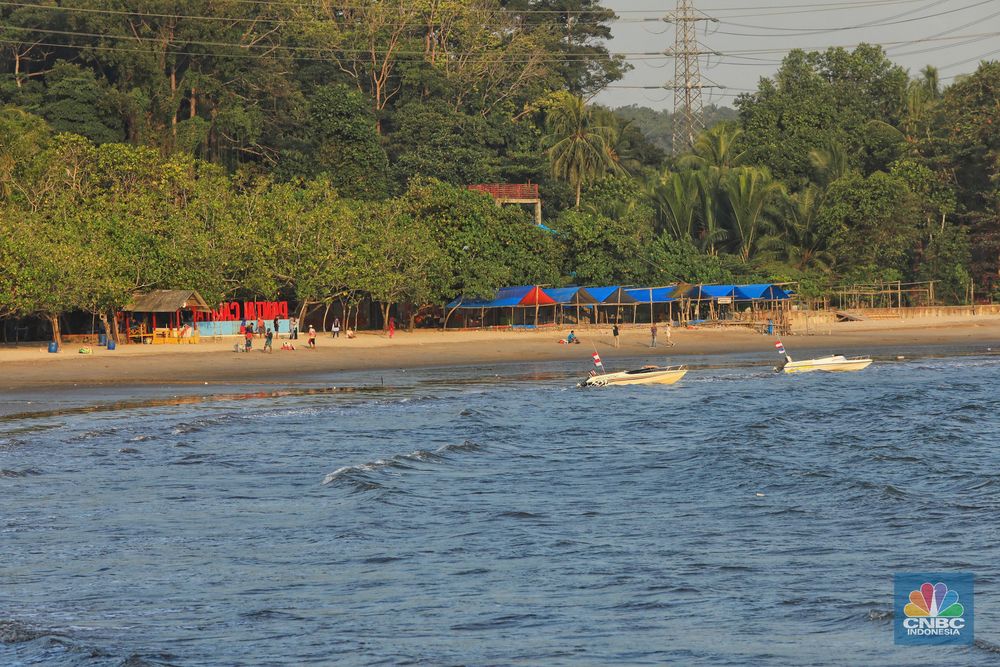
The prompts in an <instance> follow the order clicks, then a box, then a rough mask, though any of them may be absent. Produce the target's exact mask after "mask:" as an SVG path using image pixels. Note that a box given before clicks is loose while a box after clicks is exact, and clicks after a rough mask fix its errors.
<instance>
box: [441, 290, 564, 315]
mask: <svg viewBox="0 0 1000 667" xmlns="http://www.w3.org/2000/svg"><path fill="white" fill-rule="evenodd" d="M554 303H555V301H553V300H552V298H551V297H550V296H549V295H548V294H547V293H546V292H545V291H543V290H542V289H541V288H540V287H535V286H534V285H520V286H518V287H504V288H502V289H499V290H497V294H496V296H495V297H493V298H492V299H470V300H468V301H466V300H464V299H462V297H459V298H457V299H455V300H454V301H452V302H451V303H449V304H448V308H456V307H457V308H460V309H466V308H469V309H471V308H475V309H479V308H516V307H517V306H534V305H543V306H551V305H552V304H554Z"/></svg>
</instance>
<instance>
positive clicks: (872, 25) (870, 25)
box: [714, 0, 996, 37]
mask: <svg viewBox="0 0 1000 667" xmlns="http://www.w3.org/2000/svg"><path fill="white" fill-rule="evenodd" d="M995 1H996V0H980V1H979V2H976V3H973V4H971V5H966V6H964V7H957V8H955V9H948V10H945V11H942V12H936V13H934V14H927V15H925V16H915V17H912V18H906V19H903V18H901V19H899V20H889V19H883V20H882V21H872V22H869V23H861V24H858V25H850V26H839V27H836V28H816V29H809V30H802V29H796V28H788V30H796V32H777V33H748V32H731V31H726V30H716V31H714V34H719V35H730V36H734V37H805V36H815V35H823V34H828V33H831V32H844V31H847V30H864V29H866V28H881V27H886V26H893V25H900V24H904V23H913V22H915V21H926V20H927V19H932V18H937V17H939V16H945V15H947V14H954V13H956V12H961V11H965V10H967V9H973V8H975V7H980V6H982V5H986V4H989V3H991V2H995ZM936 4H940V3H939V2H937V0H935V1H934V2H932V3H930V4H929V5H926V6H925V7H923V8H922V9H927V8H929V7H931V6H933V5H936ZM917 11H921V10H917ZM907 13H912V12H907ZM719 23H723V24H728V25H735V26H737V27H748V28H761V29H772V30H773V29H776V28H772V27H770V26H759V25H746V24H741V23H732V22H728V21H725V20H722V19H720V20H719Z"/></svg>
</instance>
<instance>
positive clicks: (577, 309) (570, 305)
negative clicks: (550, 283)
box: [545, 287, 600, 325]
mask: <svg viewBox="0 0 1000 667" xmlns="http://www.w3.org/2000/svg"><path fill="white" fill-rule="evenodd" d="M545 293H546V294H548V295H549V296H550V297H552V300H553V301H555V302H556V303H557V304H559V306H561V307H560V308H559V310H558V318H557V321H558V322H559V324H562V323H563V322H564V321H565V318H566V313H567V311H568V312H569V313H570V314H571V316H574V315H575V319H574V321H573V323H574V324H576V325H580V324H581V323H582V319H581V317H583V316H585V317H586V318H587V319H588V320H589V321H590V322H593V319H594V314H595V307H596V306H597V304H599V303H600V301H598V300H597V299H596V298H595V297H594V295H592V294H591V293H590V292H589V291H587V289H586V288H584V287H549V288H546V290H545Z"/></svg>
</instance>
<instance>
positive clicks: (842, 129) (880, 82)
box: [736, 44, 908, 187]
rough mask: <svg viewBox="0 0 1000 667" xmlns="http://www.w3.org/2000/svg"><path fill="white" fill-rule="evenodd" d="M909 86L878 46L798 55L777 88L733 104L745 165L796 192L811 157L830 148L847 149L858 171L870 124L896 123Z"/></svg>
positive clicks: (764, 86) (764, 87) (769, 86)
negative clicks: (758, 167)
mask: <svg viewBox="0 0 1000 667" xmlns="http://www.w3.org/2000/svg"><path fill="white" fill-rule="evenodd" d="M907 80H908V79H907V75H906V72H905V71H904V70H903V69H902V68H901V67H899V66H897V65H893V64H892V63H891V62H890V61H889V60H888V59H887V58H886V57H885V54H884V52H883V51H882V49H881V48H880V47H877V46H869V45H864V44H863V45H861V46H859V47H857V48H856V49H855V50H854V51H852V52H848V51H846V50H845V49H842V48H833V49H829V50H827V51H825V52H822V53H818V52H809V53H807V52H805V51H801V50H793V51H792V52H791V53H789V54H788V55H787V56H786V57H785V59H784V61H783V62H782V65H781V68H780V69H779V70H778V73H777V74H776V75H775V77H774V79H773V80H772V79H762V80H761V82H760V84H759V86H758V89H757V91H756V92H754V93H748V94H744V95H741V96H740V97H739V98H738V99H737V101H736V106H737V107H738V108H739V111H740V122H741V124H742V127H743V130H744V132H743V135H742V137H741V145H742V146H743V147H745V149H746V163H747V164H760V165H766V166H767V167H769V168H770V169H771V170H772V172H773V173H774V175H775V177H777V178H779V179H782V180H786V181H787V182H788V183H789V184H790V185H792V186H793V187H798V186H799V184H801V183H804V182H806V181H807V180H808V179H809V175H810V170H811V168H810V164H809V153H810V151H812V150H813V149H816V148H821V147H823V146H826V145H830V144H840V145H842V146H843V147H844V149H845V151H846V154H847V155H848V156H849V159H850V160H851V162H852V166H854V167H860V166H861V164H860V163H861V157H862V156H863V155H864V150H865V148H866V138H867V136H868V132H869V130H868V128H869V123H870V121H873V120H879V121H884V122H887V123H889V124H890V125H893V126H895V125H896V124H897V123H898V122H899V119H900V118H901V116H902V113H903V109H902V100H903V99H904V92H905V90H906V86H907Z"/></svg>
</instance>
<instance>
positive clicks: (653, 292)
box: [625, 285, 677, 324]
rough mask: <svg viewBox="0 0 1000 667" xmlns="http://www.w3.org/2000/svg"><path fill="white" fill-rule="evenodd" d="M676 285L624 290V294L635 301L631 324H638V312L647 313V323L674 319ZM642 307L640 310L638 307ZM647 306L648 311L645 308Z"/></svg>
mask: <svg viewBox="0 0 1000 667" xmlns="http://www.w3.org/2000/svg"><path fill="white" fill-rule="evenodd" d="M676 290H677V285H669V286H667V287H632V288H629V289H626V290H625V293H626V294H628V295H629V296H630V297H632V298H633V299H635V303H636V307H635V309H634V312H633V314H632V315H633V317H632V322H633V324H634V323H636V322H638V318H639V315H640V312H641V313H642V314H645V313H646V312H648V313H649V322H650V323H652V322H657V321H660V320H662V319H666V321H668V322H670V321H672V320H673V319H674V310H673V309H674V303H675V302H676V301H677V299H676V298H675V297H674V292H676ZM640 305H641V306H644V307H642V308H640V307H639V306H640ZM647 306H648V310H647V308H646V307H647Z"/></svg>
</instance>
